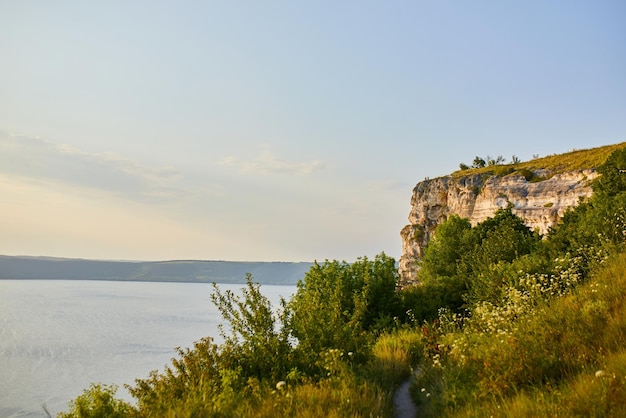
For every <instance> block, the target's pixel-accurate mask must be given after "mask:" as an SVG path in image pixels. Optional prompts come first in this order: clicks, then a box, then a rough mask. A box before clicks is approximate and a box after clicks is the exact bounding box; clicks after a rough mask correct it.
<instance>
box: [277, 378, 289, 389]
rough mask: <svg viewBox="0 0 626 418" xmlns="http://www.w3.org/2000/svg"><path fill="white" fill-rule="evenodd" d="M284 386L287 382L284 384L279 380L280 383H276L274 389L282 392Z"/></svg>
mask: <svg viewBox="0 0 626 418" xmlns="http://www.w3.org/2000/svg"><path fill="white" fill-rule="evenodd" d="M286 384H287V382H285V381H284V380H281V381H280V382H278V383H276V389H278V390H283V388H284V387H285V385H286Z"/></svg>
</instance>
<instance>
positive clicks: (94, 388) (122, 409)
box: [57, 384, 137, 418]
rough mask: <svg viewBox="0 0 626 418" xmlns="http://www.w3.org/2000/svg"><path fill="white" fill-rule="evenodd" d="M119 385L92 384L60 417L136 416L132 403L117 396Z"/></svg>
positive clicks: (116, 417) (113, 417)
mask: <svg viewBox="0 0 626 418" xmlns="http://www.w3.org/2000/svg"><path fill="white" fill-rule="evenodd" d="M116 392H117V386H115V385H101V384H92V385H91V386H90V387H89V389H85V390H84V391H83V393H82V394H81V395H79V396H78V397H77V398H76V399H74V400H73V401H71V402H70V410H69V411H68V412H62V413H59V414H58V415H57V417H58V418H124V417H132V416H135V414H136V412H137V411H136V410H135V408H133V406H132V405H130V404H128V403H126V402H124V401H122V400H120V399H116V398H115V393H116Z"/></svg>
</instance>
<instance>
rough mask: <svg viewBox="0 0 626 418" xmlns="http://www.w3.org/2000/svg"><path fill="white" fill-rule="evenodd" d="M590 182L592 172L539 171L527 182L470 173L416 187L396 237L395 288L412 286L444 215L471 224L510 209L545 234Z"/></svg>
mask: <svg viewBox="0 0 626 418" xmlns="http://www.w3.org/2000/svg"><path fill="white" fill-rule="evenodd" d="M596 177H597V173H596V172H595V170H593V169H589V170H578V171H571V172H566V173H561V174H555V175H553V176H551V175H550V173H549V172H546V171H541V170H539V171H536V172H535V173H533V179H532V180H531V181H528V180H527V179H526V178H525V177H524V176H522V175H508V176H504V177H500V176H494V175H486V174H474V175H468V176H446V177H439V178H436V179H432V180H424V181H422V182H420V183H418V184H417V186H415V188H414V189H413V196H412V197H411V212H410V214H409V222H410V224H409V225H407V226H405V227H404V228H403V229H402V232H401V236H402V257H400V261H399V275H400V284H401V285H408V284H412V283H417V282H418V278H417V271H418V261H419V260H420V259H421V257H422V256H423V254H424V249H425V248H426V246H427V245H428V242H429V240H430V239H431V237H432V236H433V233H434V231H435V228H436V227H437V225H439V224H440V223H441V222H442V221H444V220H445V219H447V217H448V216H449V215H451V214H457V215H459V216H460V217H462V218H468V219H469V220H470V222H471V223H472V225H476V224H477V223H479V222H481V221H483V220H485V219H487V218H488V217H491V216H493V215H494V213H495V212H496V211H497V210H498V209H500V208H506V207H508V206H509V205H510V206H511V207H512V211H513V213H514V214H516V215H518V216H519V217H521V218H522V219H524V220H525V223H526V225H528V226H529V227H530V228H532V229H534V230H537V231H539V233H541V234H545V233H546V232H547V231H548V229H549V228H550V227H551V226H552V225H554V224H555V223H556V222H557V221H558V220H559V219H560V217H562V216H563V214H564V213H565V211H566V210H567V209H568V208H570V207H572V206H575V205H577V204H578V203H579V201H580V199H581V198H583V199H585V198H587V197H589V196H591V194H592V189H591V186H590V183H591V180H593V179H594V178H596ZM536 180H539V181H536Z"/></svg>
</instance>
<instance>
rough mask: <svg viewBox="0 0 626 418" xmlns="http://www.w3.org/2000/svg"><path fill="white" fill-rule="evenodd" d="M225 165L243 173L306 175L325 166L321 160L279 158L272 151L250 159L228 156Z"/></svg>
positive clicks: (221, 162) (222, 162)
mask: <svg viewBox="0 0 626 418" xmlns="http://www.w3.org/2000/svg"><path fill="white" fill-rule="evenodd" d="M220 164H222V165H225V166H233V167H237V168H238V169H239V172H240V173H241V174H287V175H298V176H306V175H309V174H311V173H312V172H314V171H316V170H320V169H322V168H323V167H324V166H325V163H324V162H323V161H321V160H313V161H307V162H291V161H284V160H279V159H277V158H276V157H275V156H274V155H273V154H272V153H271V152H270V151H267V150H265V151H262V152H261V153H260V154H259V155H258V156H256V157H255V158H254V159H252V160H250V161H243V160H239V159H237V158H235V157H232V156H230V157H226V158H224V159H222V160H221V161H220Z"/></svg>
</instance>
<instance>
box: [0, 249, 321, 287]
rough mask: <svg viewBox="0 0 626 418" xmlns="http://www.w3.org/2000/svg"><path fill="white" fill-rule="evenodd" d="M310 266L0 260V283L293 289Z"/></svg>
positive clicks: (44, 259)
mask: <svg viewBox="0 0 626 418" xmlns="http://www.w3.org/2000/svg"><path fill="white" fill-rule="evenodd" d="M312 265H313V263H306V262H299V263H291V262H238V261H197V260H175V261H156V262H146V261H99V260H84V259H72V258H54V257H27V256H0V280H1V279H5V280H8V279H31V280H32V279H45V280H114V281H144V282H187V283H212V282H216V283H234V284H239V283H245V277H246V273H250V274H252V277H253V279H254V281H255V282H258V283H261V284H276V285H295V284H296V283H297V282H298V280H300V279H303V278H304V275H305V273H306V272H307V271H309V269H310V268H311V266H312Z"/></svg>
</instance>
